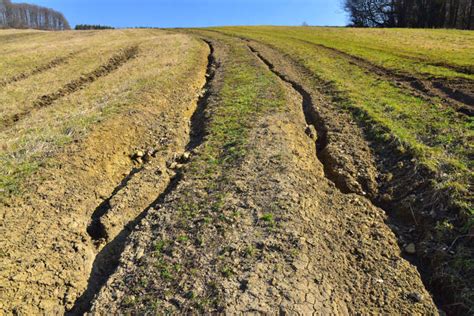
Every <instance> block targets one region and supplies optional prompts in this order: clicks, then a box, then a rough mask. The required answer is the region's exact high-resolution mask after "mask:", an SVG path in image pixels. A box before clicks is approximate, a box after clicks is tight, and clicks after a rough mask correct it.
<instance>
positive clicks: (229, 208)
mask: <svg viewBox="0 0 474 316" xmlns="http://www.w3.org/2000/svg"><path fill="white" fill-rule="evenodd" d="M191 35H192V36H197V37H199V38H201V39H202V40H205V41H207V43H205V42H203V48H202V50H203V56H204V57H203V59H202V63H201V64H200V65H199V68H198V69H199V71H196V72H194V73H192V74H191V75H190V78H189V81H187V84H188V85H189V86H188V87H187V89H188V91H189V94H188V95H187V96H186V97H184V98H181V99H179V102H173V104H172V105H171V104H166V105H165V106H163V107H159V108H156V109H150V108H148V107H146V108H142V107H138V106H137V107H136V109H134V110H132V111H130V112H127V113H123V114H122V115H120V116H118V117H116V118H115V119H114V120H110V121H108V122H105V123H104V124H102V125H100V126H99V127H97V129H96V130H95V131H94V132H93V133H92V134H91V135H90V136H89V137H88V139H87V140H86V141H84V142H83V143H78V144H75V145H73V146H72V147H71V148H69V149H68V151H67V152H65V153H64V159H62V161H64V164H63V165H62V166H61V167H60V168H58V169H53V170H47V171H45V172H44V174H42V176H43V179H44V180H38V182H37V184H36V185H35V187H33V188H32V192H33V193H32V195H31V196H27V197H24V198H22V199H19V200H18V201H12V203H11V204H10V205H9V207H8V209H7V210H6V211H4V212H2V220H3V222H4V223H5V224H4V226H3V227H2V235H3V236H4V238H3V240H2V245H1V246H2V249H9V251H10V253H9V254H8V256H2V260H4V263H3V265H4V266H3V267H2V272H1V273H2V274H1V275H0V278H1V279H0V284H1V294H0V295H1V301H2V304H3V305H1V306H0V308H1V309H0V310H1V311H3V312H5V313H11V312H17V313H20V314H21V313H24V314H31V313H49V314H51V313H56V314H57V313H66V314H71V315H80V314H84V313H90V314H97V315H103V314H122V313H132V314H147V313H166V312H170V313H212V312H223V313H229V314H239V313H270V314H275V313H282V314H286V313H288V314H301V315H308V314H315V315H328V314H338V315H339V314H342V315H353V314H363V315H365V314H410V315H412V314H420V315H431V314H437V313H438V310H437V308H436V306H435V305H434V303H433V300H432V298H431V296H430V293H429V292H428V291H427V290H426V288H425V287H424V285H423V283H422V280H421V277H420V274H419V272H418V271H417V269H416V268H415V267H414V266H413V265H412V264H410V263H409V262H408V261H407V260H405V259H403V258H402V256H401V249H400V246H399V245H398V243H397V238H396V236H395V234H394V233H393V232H392V230H391V229H390V228H389V226H388V225H387V215H386V214H385V212H384V211H383V210H382V209H380V208H378V207H376V206H374V204H373V203H372V202H371V200H373V199H375V197H376V196H377V195H378V189H379V187H378V184H377V179H376V178H377V166H376V164H377V162H376V158H375V157H373V155H372V151H371V149H370V147H369V145H368V143H367V141H366V140H365V139H364V136H363V133H362V131H361V130H360V129H359V127H358V126H357V125H356V124H355V123H354V122H353V121H352V120H351V118H350V115H349V114H348V113H346V112H343V111H339V110H337V109H336V108H334V107H333V106H332V104H330V103H328V102H327V101H326V98H325V97H324V96H322V95H321V94H320V92H318V90H317V89H314V88H312V85H311V84H309V83H308V81H304V80H303V81H298V80H296V79H297V78H299V73H298V69H297V68H295V67H294V65H292V64H291V63H290V62H289V61H288V60H287V59H286V58H285V57H284V56H282V55H279V54H278V53H277V52H274V51H272V50H271V49H270V48H268V47H265V46H263V45H261V44H258V43H251V42H247V41H242V40H240V39H235V38H230V37H227V36H223V35H219V34H216V33H214V32H206V31H201V32H192V34H191ZM207 47H209V49H207ZM208 54H209V55H208ZM207 55H208V56H207ZM275 65H278V66H275ZM245 69H248V71H247V72H245V71H244V70H245ZM203 87H204V88H203ZM171 100H172V101H175V99H171ZM272 100H280V101H278V102H277V101H272ZM170 107H172V110H170ZM118 131H120V132H118ZM124 153H126V154H124ZM104 175H105V176H104ZM104 178H107V180H106V181H105V180H104ZM84 183H87V184H88V185H87V186H85V185H84Z"/></svg>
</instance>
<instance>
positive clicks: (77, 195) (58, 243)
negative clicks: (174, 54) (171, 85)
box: [0, 47, 205, 315]
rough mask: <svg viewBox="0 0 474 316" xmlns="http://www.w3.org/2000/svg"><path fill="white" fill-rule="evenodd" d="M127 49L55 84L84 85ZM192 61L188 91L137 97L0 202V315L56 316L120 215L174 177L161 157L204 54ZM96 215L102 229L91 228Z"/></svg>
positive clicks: (108, 254) (181, 119)
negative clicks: (138, 101) (153, 100)
mask: <svg viewBox="0 0 474 316" xmlns="http://www.w3.org/2000/svg"><path fill="white" fill-rule="evenodd" d="M136 53H137V48H135V47H134V48H131V49H129V50H126V51H124V52H122V53H120V54H118V55H117V56H115V57H114V58H112V59H111V60H110V62H109V63H108V64H107V65H104V66H102V67H101V68H99V69H97V70H96V71H94V72H93V73H91V74H89V75H87V76H84V77H81V78H80V79H78V80H77V81H75V84H74V85H73V84H70V85H68V86H67V87H65V88H64V89H62V90H61V91H63V92H64V93H69V92H71V91H75V90H77V89H79V88H80V87H83V86H84V85H87V84H88V83H90V82H92V81H94V80H95V79H96V78H98V77H101V76H104V75H106V74H107V73H109V72H110V71H113V70H114V69H117V68H118V67H119V66H120V65H121V64H123V63H124V62H126V61H127V60H128V59H130V58H132V57H133V56H135V55H136ZM198 66H199V67H198V68H197V69H196V70H195V71H194V72H193V73H191V74H189V78H188V79H187V83H186V84H187V85H188V89H187V90H188V91H189V93H188V94H182V95H168V96H167V101H166V102H160V103H159V104H153V105H150V104H148V105H147V106H140V105H136V106H134V107H133V109H130V110H124V112H122V113H119V114H116V115H115V116H112V117H111V118H110V119H108V120H107V121H105V122H102V123H101V124H99V125H97V126H96V127H95V128H94V129H93V130H92V131H91V132H90V133H89V134H88V137H87V138H86V139H84V140H78V141H77V142H75V143H74V144H72V145H70V146H68V147H67V148H65V149H64V152H63V153H61V154H59V155H58V156H57V157H55V161H56V162H57V163H55V164H54V165H52V166H49V167H46V168H44V169H42V170H41V171H40V172H38V174H36V175H35V176H34V177H32V178H31V179H30V180H29V184H28V185H27V186H26V187H28V192H26V193H25V194H24V195H23V196H21V197H16V198H13V200H11V201H10V202H8V205H3V206H1V207H0V218H1V219H2V221H1V222H2V223H1V225H0V235H1V236H2V237H1V238H0V249H3V251H2V252H0V256H1V257H2V269H1V271H0V297H1V302H0V314H11V313H16V314H25V315H35V314H47V315H51V314H62V313H64V312H65V311H67V310H71V309H72V308H74V307H75V304H76V301H77V300H78V298H79V297H81V295H83V294H84V293H86V296H87V295H88V293H89V292H87V291H86V289H90V288H93V287H94V286H95V285H94V284H96V283H99V284H100V282H101V279H99V278H97V279H95V278H94V277H95V276H96V274H95V273H96V269H105V270H107V269H109V267H108V265H109V264H110V265H112V264H113V258H114V256H116V255H118V254H119V253H120V245H121V244H120V241H121V240H122V238H123V237H124V236H126V235H127V225H128V223H129V222H130V221H133V219H134V218H136V217H137V215H138V214H139V213H140V211H141V210H142V209H143V208H145V207H146V206H147V205H149V204H150V203H151V202H152V200H153V199H154V198H155V197H154V195H152V194H150V192H151V191H154V190H157V189H160V188H164V187H166V185H167V183H168V182H169V181H170V178H171V177H173V174H174V172H173V171H172V170H168V168H167V167H166V162H167V161H171V160H173V158H174V156H175V155H177V153H179V152H182V151H184V144H185V143H186V141H187V137H188V136H187V135H188V132H189V126H188V122H189V120H190V118H191V116H192V114H193V113H194V109H195V108H196V99H197V95H198V93H199V91H200V90H201V88H202V85H203V82H204V70H205V58H203V60H202V65H198ZM69 87H70V88H71V89H69ZM70 90H71V91H70ZM60 95H61V93H57V94H54V96H53V97H52V98H51V99H52V100H53V101H54V99H55V98H56V96H60ZM48 100H50V99H48ZM48 102H49V101H48ZM51 102H52V101H51ZM140 151H141V152H143V154H142V153H140ZM159 171H160V172H159ZM95 221H99V222H100V224H101V225H102V226H103V227H104V229H103V232H104V233H101V232H99V234H97V231H96V230H94V229H90V227H93V226H94V222H95ZM88 228H89V229H88ZM117 251H118V252H117ZM114 252H116V253H114ZM111 261H112V262H111ZM91 271H92V273H91ZM100 275H102V274H100ZM85 291H86V292H85ZM78 305H79V304H78V303H77V304H76V306H78Z"/></svg>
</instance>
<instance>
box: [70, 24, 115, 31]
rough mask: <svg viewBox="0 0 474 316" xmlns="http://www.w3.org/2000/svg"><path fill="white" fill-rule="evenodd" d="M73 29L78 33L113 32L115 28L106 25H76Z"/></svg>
mask: <svg viewBox="0 0 474 316" xmlns="http://www.w3.org/2000/svg"><path fill="white" fill-rule="evenodd" d="M74 29H75V30H78V31H82V30H113V29H115V28H114V27H112V26H107V25H93V24H78V25H76V27H75V28H74Z"/></svg>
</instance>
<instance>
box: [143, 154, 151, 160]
mask: <svg viewBox="0 0 474 316" xmlns="http://www.w3.org/2000/svg"><path fill="white" fill-rule="evenodd" d="M151 158H152V156H151V154H150V153H149V152H147V153H145V155H144V156H143V161H145V162H149V161H150V160H151Z"/></svg>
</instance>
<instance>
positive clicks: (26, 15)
mask: <svg viewBox="0 0 474 316" xmlns="http://www.w3.org/2000/svg"><path fill="white" fill-rule="evenodd" d="M0 28H18V29H38V30H69V29H70V28H71V27H70V26H69V23H68V21H67V20H66V18H65V17H64V15H63V14H62V13H61V12H58V11H55V10H53V9H48V8H44V7H40V6H37V5H33V4H27V3H18V4H16V3H11V1H10V0H0Z"/></svg>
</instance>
